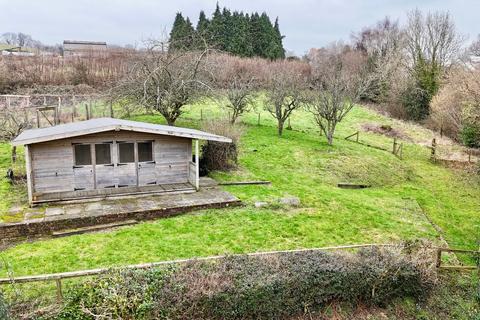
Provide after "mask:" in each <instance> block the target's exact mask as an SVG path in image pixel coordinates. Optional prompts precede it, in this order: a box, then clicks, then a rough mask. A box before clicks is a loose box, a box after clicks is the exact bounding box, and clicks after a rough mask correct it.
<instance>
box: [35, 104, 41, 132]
mask: <svg viewBox="0 0 480 320" xmlns="http://www.w3.org/2000/svg"><path fill="white" fill-rule="evenodd" d="M35 111H37V128H40V112H39V111H38V109H36V108H35Z"/></svg>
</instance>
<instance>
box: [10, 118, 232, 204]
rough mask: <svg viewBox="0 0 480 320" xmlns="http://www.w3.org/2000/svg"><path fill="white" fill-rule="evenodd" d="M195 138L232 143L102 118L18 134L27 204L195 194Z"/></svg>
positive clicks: (189, 131)
mask: <svg viewBox="0 0 480 320" xmlns="http://www.w3.org/2000/svg"><path fill="white" fill-rule="evenodd" d="M198 139H200V140H212V141H220V142H228V143H229V142H231V139H229V138H225V137H222V136H218V135H214V134H211V133H207V132H203V131H199V130H194V129H188V128H180V127H172V126H165V125H156V124H150V123H143V122H135V121H128V120H120V119H112V118H100V119H92V120H87V121H82V122H76V123H69V124H63V125H58V126H54V127H48V128H41V129H31V130H26V131H24V132H22V133H21V134H20V135H19V136H18V137H17V138H16V139H15V140H14V141H13V145H15V146H18V145H25V158H26V167H27V168H26V172H27V185H28V198H29V202H30V204H37V203H42V202H54V201H62V200H78V199H89V198H95V197H102V198H104V197H106V196H112V195H126V194H128V195H132V194H149V193H164V192H194V191H195V190H196V189H197V190H198V188H199V168H198V157H196V158H195V160H196V161H195V162H194V161H192V142H194V147H195V150H196V151H195V154H196V155H198Z"/></svg>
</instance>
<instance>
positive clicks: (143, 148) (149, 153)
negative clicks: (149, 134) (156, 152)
mask: <svg viewBox="0 0 480 320" xmlns="http://www.w3.org/2000/svg"><path fill="white" fill-rule="evenodd" d="M148 161H153V148H152V142H151V141H148V142H139V143H138V162H148Z"/></svg>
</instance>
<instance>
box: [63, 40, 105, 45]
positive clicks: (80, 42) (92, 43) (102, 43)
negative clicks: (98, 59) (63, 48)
mask: <svg viewBox="0 0 480 320" xmlns="http://www.w3.org/2000/svg"><path fill="white" fill-rule="evenodd" d="M63 44H88V45H98V46H106V45H107V43H106V42H105V41H81V40H63Z"/></svg>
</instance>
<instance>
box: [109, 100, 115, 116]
mask: <svg viewBox="0 0 480 320" xmlns="http://www.w3.org/2000/svg"><path fill="white" fill-rule="evenodd" d="M110 118H115V117H114V114H113V105H112V101H110Z"/></svg>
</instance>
